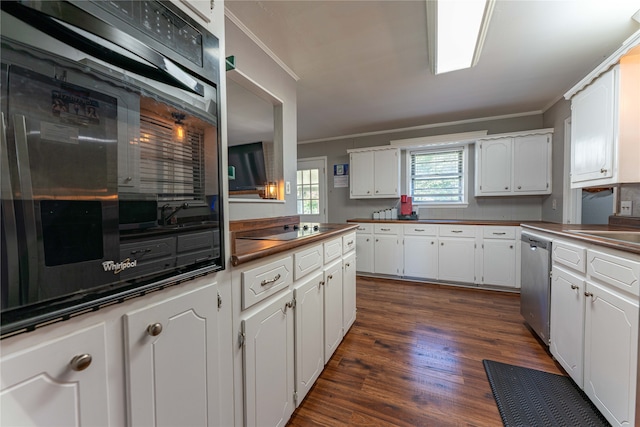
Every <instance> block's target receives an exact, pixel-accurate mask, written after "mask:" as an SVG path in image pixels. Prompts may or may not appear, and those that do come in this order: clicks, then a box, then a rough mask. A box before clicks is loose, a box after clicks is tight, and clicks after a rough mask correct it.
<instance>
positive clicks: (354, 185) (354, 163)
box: [349, 151, 374, 198]
mask: <svg viewBox="0 0 640 427" xmlns="http://www.w3.org/2000/svg"><path fill="white" fill-rule="evenodd" d="M349 162H350V163H351V165H350V167H351V170H350V171H349V179H350V183H349V185H350V195H351V198H361V197H372V196H373V177H374V173H373V151H361V152H357V153H351V154H349Z"/></svg>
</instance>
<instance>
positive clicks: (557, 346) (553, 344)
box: [549, 266, 586, 388]
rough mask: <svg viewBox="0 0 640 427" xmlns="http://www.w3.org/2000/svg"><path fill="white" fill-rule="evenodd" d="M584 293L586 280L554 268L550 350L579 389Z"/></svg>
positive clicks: (582, 349)
mask: <svg viewBox="0 0 640 427" xmlns="http://www.w3.org/2000/svg"><path fill="white" fill-rule="evenodd" d="M585 290H586V282H585V280H584V279H583V278H580V277H578V276H575V275H573V274H570V273H569V272H567V271H564V270H563V269H562V268H559V267H557V266H554V267H553V273H552V280H551V315H550V332H549V338H550V344H549V351H551V354H552V355H553V357H555V358H556V360H557V361H558V363H560V365H562V367H563V368H564V370H565V371H567V373H568V374H569V376H571V378H573V381H575V383H576V384H577V385H578V386H579V387H580V388H582V387H583V363H582V361H583V354H584V333H583V331H584V293H585Z"/></svg>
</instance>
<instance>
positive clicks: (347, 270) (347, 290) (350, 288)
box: [342, 252, 356, 334]
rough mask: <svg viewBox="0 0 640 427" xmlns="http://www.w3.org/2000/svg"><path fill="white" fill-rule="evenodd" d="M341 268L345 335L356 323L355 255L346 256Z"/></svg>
mask: <svg viewBox="0 0 640 427" xmlns="http://www.w3.org/2000/svg"><path fill="white" fill-rule="evenodd" d="M342 266H343V269H344V274H343V277H342V329H343V334H346V333H347V331H348V330H349V328H351V325H353V323H354V322H355V321H356V253H355V252H351V253H349V254H347V255H346V256H345V257H344V259H343V261H342Z"/></svg>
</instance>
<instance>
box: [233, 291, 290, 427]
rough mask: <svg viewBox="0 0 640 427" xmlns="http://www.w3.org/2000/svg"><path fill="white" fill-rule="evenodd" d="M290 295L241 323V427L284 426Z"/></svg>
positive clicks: (287, 414)
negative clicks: (243, 421)
mask: <svg viewBox="0 0 640 427" xmlns="http://www.w3.org/2000/svg"><path fill="white" fill-rule="evenodd" d="M292 300H293V292H292V291H291V290H287V291H283V292H282V293H281V294H279V295H278V296H274V297H272V298H270V299H269V300H268V302H267V303H265V305H264V306H262V308H260V309H259V310H258V311H256V312H255V313H253V314H251V315H250V316H248V317H247V318H246V319H244V320H242V323H241V329H242V333H243V336H244V343H243V359H244V360H243V365H244V366H243V367H244V391H245V392H244V399H245V402H244V408H245V414H244V415H245V425H246V426H248V427H252V426H284V425H285V424H286V423H287V421H288V420H289V417H290V416H291V414H292V413H293V410H294V409H295V403H294V387H295V383H294V314H293V304H292Z"/></svg>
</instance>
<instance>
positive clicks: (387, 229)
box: [380, 228, 391, 231]
mask: <svg viewBox="0 0 640 427" xmlns="http://www.w3.org/2000/svg"><path fill="white" fill-rule="evenodd" d="M380 231H391V229H390V228H381V229H380Z"/></svg>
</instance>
